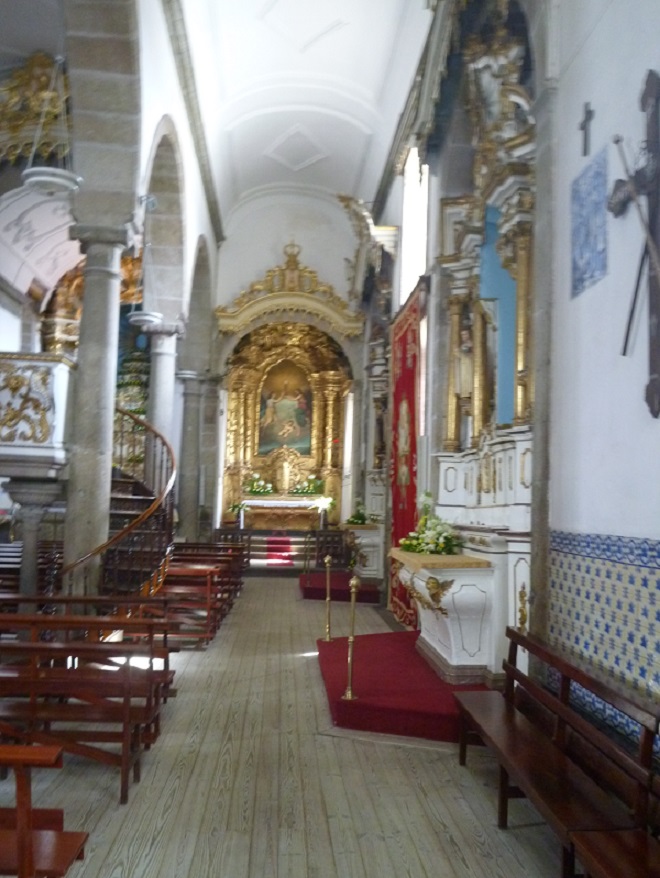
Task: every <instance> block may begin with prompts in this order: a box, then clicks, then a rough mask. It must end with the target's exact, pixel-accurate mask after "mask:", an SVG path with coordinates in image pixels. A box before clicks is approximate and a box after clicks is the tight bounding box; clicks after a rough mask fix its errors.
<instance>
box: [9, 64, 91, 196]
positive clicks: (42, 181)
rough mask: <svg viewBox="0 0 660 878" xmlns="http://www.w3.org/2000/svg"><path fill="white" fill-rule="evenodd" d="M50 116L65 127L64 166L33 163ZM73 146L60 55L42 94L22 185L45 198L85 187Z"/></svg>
mask: <svg viewBox="0 0 660 878" xmlns="http://www.w3.org/2000/svg"><path fill="white" fill-rule="evenodd" d="M47 117H50V119H51V121H53V122H54V121H57V122H58V123H59V125H60V126H62V131H61V138H59V142H60V144H61V145H60V146H59V148H58V147H56V149H55V151H56V153H57V152H58V151H59V153H60V154H61V158H62V167H57V166H54V165H35V164H34V160H35V157H36V155H37V152H38V150H39V145H40V143H41V141H42V138H43V135H44V126H45V123H46V119H47ZM70 162H71V147H70V143H69V126H68V118H67V94H66V87H65V81H64V58H63V57H62V56H61V55H58V56H57V57H56V58H55V59H54V62H53V69H52V72H51V78H50V83H49V86H48V89H47V90H46V91H44V92H43V96H42V106H41V113H40V115H39V122H38V124H37V127H36V130H35V133H34V141H33V143H32V151H31V153H30V158H29V159H28V163H27V167H26V168H25V170H24V171H23V173H22V174H21V179H22V180H23V185H24V186H26V187H27V188H29V189H33V190H35V191H37V192H39V193H41V194H43V195H48V196H55V195H70V194H72V193H74V192H77V191H78V189H79V188H80V186H81V184H82V181H83V180H82V177H80V176H78V174H76V173H74V171H73V170H72V169H71V167H70V166H69V167H67V164H68V165H70Z"/></svg>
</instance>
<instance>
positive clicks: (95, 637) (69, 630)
mask: <svg viewBox="0 0 660 878" xmlns="http://www.w3.org/2000/svg"><path fill="white" fill-rule="evenodd" d="M117 601H120V602H121V603H120V604H119V605H118V604H117ZM3 604H4V601H3V600H2V598H0V638H2V637H3V636H4V637H5V638H6V637H7V635H12V634H13V635H16V634H19V633H20V634H25V635H27V637H28V638H29V640H31V641H33V642H36V641H40V640H52V639H53V638H55V639H58V640H64V641H70V640H80V639H85V640H89V641H91V642H100V641H104V640H111V641H112V642H113V643H118V642H124V641H127V642H129V643H136V642H137V643H145V644H146V645H147V646H149V648H150V651H151V657H152V659H153V661H152V662H150V665H152V666H153V667H152V668H151V674H150V680H151V682H152V683H153V684H154V686H155V687H156V691H155V692H154V697H156V698H157V700H158V701H159V702H160V701H161V700H163V701H167V699H168V698H169V697H172V696H174V695H176V689H175V688H174V686H173V682H174V671H173V670H172V668H171V667H170V653H171V652H173V651H176V650H177V647H175V646H172V644H171V643H170V642H169V640H168V637H169V635H170V633H171V630H172V623H171V621H170V619H169V617H168V614H167V601H166V599H153V600H152V599H147V601H146V603H145V600H144V599H139V600H138V599H133V600H132V601H130V600H122V598H117V599H114V598H113V599H112V601H111V602H110V603H106V599H104V598H99V597H95V598H80V597H76V598H73V597H50V596H49V597H48V598H47V599H45V598H44V597H43V596H41V597H37V596H31V597H29V598H25V599H21V604H22V605H23V606H25V605H27V606H29V605H31V604H32V605H34V606H39V607H41V608H42V611H40V612H36V613H17V612H13V613H12V612H9V613H6V612H4V607H3ZM147 605H149V606H150V609H147ZM151 605H153V606H151ZM43 607H47V608H48V610H49V612H44V611H43ZM71 607H75V608H76V609H86V610H96V611H99V610H100V611H103V610H111V612H110V613H107V612H99V613H98V614H96V615H94V614H92V613H90V612H88V613H85V614H81V615H77V614H72V613H69V612H67V610H68V608H71ZM129 608H132V614H131V615H127V612H128V611H129ZM59 609H63V610H65V612H64V613H59V612H56V613H53V612H52V611H53V610H59ZM119 613H121V615H119Z"/></svg>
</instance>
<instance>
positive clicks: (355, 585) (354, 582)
mask: <svg viewBox="0 0 660 878" xmlns="http://www.w3.org/2000/svg"><path fill="white" fill-rule="evenodd" d="M348 585H349V588H350V590H351V629H350V630H351V633H350V634H349V635H348V682H347V684H346V691H345V692H344V694H343V695H342V701H356V700H357V695H354V694H353V644H354V643H355V601H356V599H357V593H358V591H359V590H360V577H359V576H353V578H352V579H351V581H350V582H349V583H348Z"/></svg>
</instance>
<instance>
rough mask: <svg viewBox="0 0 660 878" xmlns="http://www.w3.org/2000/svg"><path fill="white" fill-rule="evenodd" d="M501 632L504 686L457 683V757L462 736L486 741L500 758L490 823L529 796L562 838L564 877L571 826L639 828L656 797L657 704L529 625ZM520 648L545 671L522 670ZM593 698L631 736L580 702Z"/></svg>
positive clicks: (568, 872) (463, 748)
mask: <svg viewBox="0 0 660 878" xmlns="http://www.w3.org/2000/svg"><path fill="white" fill-rule="evenodd" d="M507 637H508V638H509V654H508V659H507V660H506V661H505V662H504V672H505V680H506V682H505V691H504V693H500V692H495V691H488V692H483V691H482V692H458V693H455V698H456V701H457V704H458V707H459V710H460V718H461V727H460V728H461V731H460V740H459V761H460V764H461V765H464V764H465V762H466V755H467V745H468V743H469V742H472V741H475V742H476V741H481V742H483V743H484V744H486V746H488V747H489V749H490V750H492V752H493V753H494V755H495V756H496V758H497V760H498V762H499V766H500V769H499V790H498V809H497V811H498V816H497V823H498V826H499V827H500V828H503V829H504V828H506V827H507V823H508V803H509V800H510V799H512V798H519V797H527V798H528V799H529V800H530V802H532V804H533V805H534V806H535V807H536V809H537V810H538V811H539V813H540V814H541V815H542V817H543V818H544V819H545V820H546V821H547V823H548V824H549V825H550V827H551V828H552V830H553V831H554V833H555V834H556V835H557V837H558V839H559V841H560V842H561V844H562V878H573V876H574V875H575V852H576V844H575V838H576V837H577V834H578V833H579V834H580V836H579V838H578V841H579V842H580V843H582V841H583V836H586V835H590V834H591V833H605V834H610V833H614V832H618V831H626V832H627V831H629V830H639V831H640V832H642V833H643V834H645V833H646V832H647V828H648V822H649V819H651V815H652V813H654V812H655V804H654V805H653V807H651V805H650V803H651V800H655V797H656V793H655V791H654V788H653V752H654V746H655V745H656V741H657V732H658V711H659V710H660V707H659V706H658V705H653V704H647V703H646V702H645V701H644V700H643V699H642V698H641V697H639V698H636V697H635V696H633V695H631V694H629V693H626V692H624V691H622V690H619V689H617V688H616V687H615V686H614V685H612V684H610V683H608V682H607V681H605V680H602V679H599V678H597V677H596V676H595V675H594V673H593V672H591V671H590V670H589V669H588V668H586V667H583V666H581V664H580V662H579V659H578V658H577V657H573V656H568V655H563V654H559V653H558V652H557V651H555V650H553V649H552V648H550V647H549V646H548V645H547V644H546V643H544V642H543V641H542V640H540V639H539V638H537V637H534V636H533V635H529V634H524V633H522V632H521V631H519V630H516V629H514V628H507ZM519 649H525V650H527V651H528V653H529V656H530V658H531V657H534V658H535V659H536V660H537V661H538V662H541V663H542V668H543V672H544V673H545V679H543V678H542V675H541V677H531V676H530V675H528V674H525V673H523V671H522V670H521V669H520V668H519V667H518V664H517V661H518V654H519ZM594 700H596V702H597V703H598V704H600V705H603V706H608V707H607V710H608V711H613V712H616V713H617V714H618V715H619V717H625V718H627V719H628V720H629V721H632V723H634V724H635V725H636V726H637V727H638V728H639V736H638V740H637V741H633V740H631V739H630V738H629V737H628V736H625V735H622V734H616V733H615V731H614V729H613V728H608V727H607V725H606V723H604V722H601V721H599V720H597V719H596V717H595V716H594V715H593V712H591V711H590V710H589V709H588V707H587V705H588V703H589V702H592V701H594ZM596 874H597V875H600V874H601V873H596ZM602 874H608V875H610V876H613V875H618V876H623V875H626V878H627V876H628V875H633V874H635V873H634V871H630V872H611V873H602ZM641 874H653V873H641Z"/></svg>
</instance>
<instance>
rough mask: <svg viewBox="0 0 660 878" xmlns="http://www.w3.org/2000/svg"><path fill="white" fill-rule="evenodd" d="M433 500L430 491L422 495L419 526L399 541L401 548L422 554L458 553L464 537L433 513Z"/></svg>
mask: <svg viewBox="0 0 660 878" xmlns="http://www.w3.org/2000/svg"><path fill="white" fill-rule="evenodd" d="M432 501H433V498H432V497H431V495H430V494H429V493H428V492H426V493H425V494H423V495H422V497H421V498H420V507H421V513H422V514H421V515H420V518H419V521H418V522H417V528H416V529H415V530H412V531H410V533H409V534H408V536H407V537H403V539H401V540H400V541H399V548H401V549H403V550H404V551H406V552H417V553H419V554H422V555H458V554H459V552H460V551H461V549H462V548H463V537H462V536H461V534H460V533H459V532H458V531H457V530H456V529H455V528H454V527H452V525H451V524H449V523H448V522H446V521H443V520H442V519H441V518H438V516H437V515H432V514H431V504H432Z"/></svg>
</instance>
